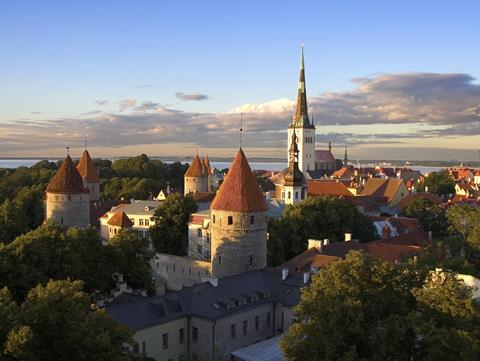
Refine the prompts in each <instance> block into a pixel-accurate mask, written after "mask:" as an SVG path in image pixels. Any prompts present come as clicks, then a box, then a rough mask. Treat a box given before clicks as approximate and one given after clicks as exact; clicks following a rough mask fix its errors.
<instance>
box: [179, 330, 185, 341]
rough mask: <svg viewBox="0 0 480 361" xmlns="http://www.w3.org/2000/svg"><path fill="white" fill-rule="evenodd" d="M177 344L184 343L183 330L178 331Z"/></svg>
mask: <svg viewBox="0 0 480 361" xmlns="http://www.w3.org/2000/svg"><path fill="white" fill-rule="evenodd" d="M178 343H185V329H184V328H181V329H180V330H178Z"/></svg>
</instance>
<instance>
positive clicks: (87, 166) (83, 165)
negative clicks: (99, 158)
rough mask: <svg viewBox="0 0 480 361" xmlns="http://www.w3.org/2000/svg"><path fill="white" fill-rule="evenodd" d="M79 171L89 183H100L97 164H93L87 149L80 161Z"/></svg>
mask: <svg viewBox="0 0 480 361" xmlns="http://www.w3.org/2000/svg"><path fill="white" fill-rule="evenodd" d="M77 170H78V172H79V173H80V175H81V176H82V177H84V178H87V182H89V183H100V178H99V177H98V173H97V168H95V164H93V161H92V158H90V154H89V153H88V150H86V149H85V150H84V151H83V155H82V159H80V162H79V163H78V165H77Z"/></svg>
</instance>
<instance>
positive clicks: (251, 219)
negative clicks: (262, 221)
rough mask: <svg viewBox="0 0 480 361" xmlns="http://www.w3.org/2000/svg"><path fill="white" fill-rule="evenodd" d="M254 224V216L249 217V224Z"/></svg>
mask: <svg viewBox="0 0 480 361" xmlns="http://www.w3.org/2000/svg"><path fill="white" fill-rule="evenodd" d="M254 223H255V216H250V224H254Z"/></svg>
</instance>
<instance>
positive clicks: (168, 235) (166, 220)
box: [150, 193, 198, 256]
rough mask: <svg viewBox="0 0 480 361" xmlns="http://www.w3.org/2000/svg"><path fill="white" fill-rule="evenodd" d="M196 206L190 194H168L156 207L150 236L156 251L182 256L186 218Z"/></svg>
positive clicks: (186, 229)
mask: <svg viewBox="0 0 480 361" xmlns="http://www.w3.org/2000/svg"><path fill="white" fill-rule="evenodd" d="M197 209H198V206H197V204H196V202H195V201H194V200H193V198H192V197H191V196H185V197H184V196H183V195H181V194H180V193H174V194H171V195H169V196H168V197H167V198H166V199H165V201H164V202H163V203H162V204H161V205H160V206H159V207H158V208H157V210H156V211H155V215H154V221H155V225H154V226H152V227H150V238H151V239H152V243H153V245H154V247H155V249H156V251H157V252H162V253H168V254H175V255H179V256H183V255H186V254H187V247H188V220H189V218H190V215H191V214H192V213H194V212H196V211H197Z"/></svg>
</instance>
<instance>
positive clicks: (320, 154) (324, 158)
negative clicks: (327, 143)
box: [315, 149, 335, 163]
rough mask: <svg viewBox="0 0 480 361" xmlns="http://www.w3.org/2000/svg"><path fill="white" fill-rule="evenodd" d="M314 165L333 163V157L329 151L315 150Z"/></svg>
mask: <svg viewBox="0 0 480 361" xmlns="http://www.w3.org/2000/svg"><path fill="white" fill-rule="evenodd" d="M315 163H335V157H334V156H333V154H332V152H331V151H329V150H321V149H317V150H315Z"/></svg>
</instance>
